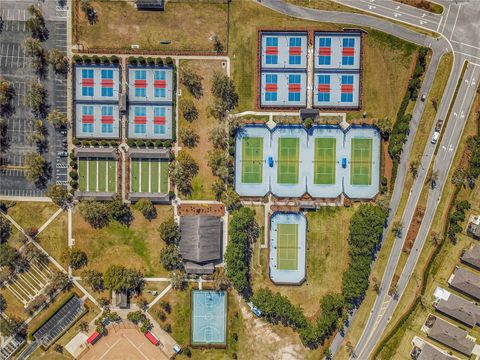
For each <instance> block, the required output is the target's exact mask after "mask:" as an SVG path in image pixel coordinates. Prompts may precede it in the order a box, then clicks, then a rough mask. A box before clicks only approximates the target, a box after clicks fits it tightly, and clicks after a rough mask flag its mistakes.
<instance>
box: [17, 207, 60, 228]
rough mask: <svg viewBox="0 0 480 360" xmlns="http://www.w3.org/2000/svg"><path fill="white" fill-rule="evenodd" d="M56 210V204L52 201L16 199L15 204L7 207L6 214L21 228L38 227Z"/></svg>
mask: <svg viewBox="0 0 480 360" xmlns="http://www.w3.org/2000/svg"><path fill="white" fill-rule="evenodd" d="M57 210H58V206H57V205H55V204H53V203H48V202H27V201H17V202H16V204H15V206H13V207H11V208H10V209H8V215H10V216H11V217H12V218H13V220H15V221H16V222H17V223H18V225H20V226H21V227H22V228H23V229H29V228H37V229H38V228H40V227H41V226H42V225H43V224H44V223H45V222H46V221H47V220H48V219H49V218H50V217H51V216H52V215H53V214H55V212H56V211H57ZM12 229H13V226H12Z"/></svg>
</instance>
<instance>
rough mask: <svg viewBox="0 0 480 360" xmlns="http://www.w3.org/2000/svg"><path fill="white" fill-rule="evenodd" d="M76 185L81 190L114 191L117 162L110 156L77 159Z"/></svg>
mask: <svg viewBox="0 0 480 360" xmlns="http://www.w3.org/2000/svg"><path fill="white" fill-rule="evenodd" d="M78 162H79V165H78V186H79V190H80V191H82V192H115V191H116V183H117V162H116V161H115V160H114V159H111V158H101V157H83V158H79V159H78Z"/></svg>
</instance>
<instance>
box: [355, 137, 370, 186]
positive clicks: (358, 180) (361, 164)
mask: <svg viewBox="0 0 480 360" xmlns="http://www.w3.org/2000/svg"><path fill="white" fill-rule="evenodd" d="M372 143H373V140H372V139H352V160H351V168H350V183H351V184H352V185H371V183H372Z"/></svg>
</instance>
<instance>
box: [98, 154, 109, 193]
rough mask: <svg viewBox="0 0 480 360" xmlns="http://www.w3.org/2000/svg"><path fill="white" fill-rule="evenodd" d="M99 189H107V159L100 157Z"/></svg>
mask: <svg viewBox="0 0 480 360" xmlns="http://www.w3.org/2000/svg"><path fill="white" fill-rule="evenodd" d="M97 161H98V191H100V192H105V191H107V160H106V159H98V160H97Z"/></svg>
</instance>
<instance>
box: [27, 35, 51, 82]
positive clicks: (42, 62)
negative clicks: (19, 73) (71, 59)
mask: <svg viewBox="0 0 480 360" xmlns="http://www.w3.org/2000/svg"><path fill="white" fill-rule="evenodd" d="M22 48H23V51H24V52H25V55H26V56H28V57H30V65H31V66H32V68H33V70H35V72H36V73H37V74H38V75H39V76H41V77H43V76H44V75H45V74H46V65H47V54H46V52H45V50H44V49H43V47H42V44H41V43H40V40H38V39H34V38H26V39H25V40H23V42H22Z"/></svg>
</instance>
